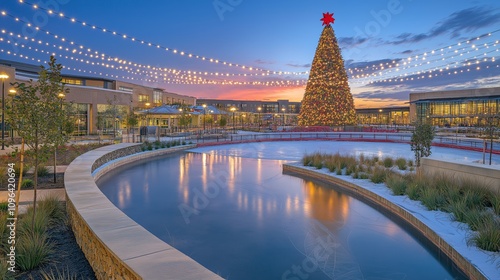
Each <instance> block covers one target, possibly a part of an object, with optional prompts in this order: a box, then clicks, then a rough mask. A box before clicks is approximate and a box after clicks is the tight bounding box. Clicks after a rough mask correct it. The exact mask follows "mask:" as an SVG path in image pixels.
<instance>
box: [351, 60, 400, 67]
mask: <svg viewBox="0 0 500 280" xmlns="http://www.w3.org/2000/svg"><path fill="white" fill-rule="evenodd" d="M399 61H401V58H384V59H378V60H371V61H361V62H354V60H352V59H350V60H347V61H346V62H345V67H347V68H366V67H368V68H371V67H372V66H373V65H375V66H377V67H379V66H380V64H382V65H386V64H392V63H393V62H396V63H398V62H399Z"/></svg>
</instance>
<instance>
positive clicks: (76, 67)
mask: <svg viewBox="0 0 500 280" xmlns="http://www.w3.org/2000/svg"><path fill="white" fill-rule="evenodd" d="M22 2H23V3H21V1H18V0H2V1H1V2H0V10H1V11H2V15H0V29H1V30H2V33H0V37H1V38H2V39H1V40H0V50H1V51H0V59H6V60H15V61H20V62H25V63H32V64H37V65H38V64H42V63H44V61H46V60H48V57H49V55H50V54H52V53H53V54H55V55H56V57H57V59H58V62H59V63H62V64H63V65H64V66H65V67H66V69H65V70H64V73H67V74H75V75H83V76H96V77H103V78H110V79H119V80H125V81H130V82H134V83H138V84H144V85H148V86H152V87H158V88H164V89H165V90H167V91H170V92H176V93H179V94H185V95H191V96H195V97H197V98H220V99H240V100H276V99H289V100H292V101H300V100H301V99H302V96H303V94H304V90H305V83H306V82H307V78H308V74H307V73H305V72H306V71H309V70H310V64H311V62H312V60H313V57H314V53H315V51H316V46H317V43H318V40H319V36H320V34H321V31H322V28H323V27H322V25H321V21H320V19H321V18H322V14H323V13H325V12H331V13H334V17H335V19H336V20H335V23H334V24H333V28H334V30H335V34H336V37H337V39H338V42H339V45H340V47H341V48H342V54H343V58H344V60H345V64H346V68H347V69H348V74H349V77H350V79H349V80H350V86H351V91H352V93H353V96H354V99H355V105H356V107H357V108H362V107H386V106H395V105H404V104H405V102H407V101H408V94H409V92H422V91H434V90H446V89H460V88H477V87H493V86H500V66H499V61H500V51H498V48H499V42H498V41H499V40H500V2H499V1H498V0H481V1H477V0H460V1H456V0H455V1H451V0H440V1H430V0H420V1H412V0H381V1H368V0H363V1H361V0H359V1H350V2H349V1H325V0H308V1H304V0H275V1H265V0H169V1H159V0H157V1H153V0H147V1H132V0H105V1H91V0H89V1H78V0H42V1H39V2H36V1H33V2H31V1H22ZM35 5H36V7H35ZM61 13H62V15H61ZM16 18H17V20H16ZM83 23H85V24H83ZM35 27H38V30H36V29H35ZM113 32H115V34H113ZM47 33H49V34H47ZM18 35H20V37H19V36H18ZM56 36H57V38H56ZM63 39H64V40H63ZM141 41H144V43H141ZM80 46H83V47H80ZM167 48H168V50H167ZM89 49H90V50H89ZM174 50H175V51H174ZM96 52H97V54H96ZM189 54H192V55H191V57H189ZM91 55H92V57H91ZM197 56H198V58H196V57H197ZM203 57H204V58H205V59H204V60H203ZM26 58H27V59H26ZM103 58H104V60H103ZM76 59H79V60H83V62H82V61H78V62H77V61H76ZM210 59H212V62H210ZM39 60H40V61H39ZM216 61H218V63H216ZM223 62H226V64H224V63H223ZM102 63H104V64H107V67H106V65H105V66H102V65H101V64H102ZM229 63H231V64H232V65H233V66H231V67H230V66H228V65H229ZM235 64H237V65H238V66H234V65H235ZM137 65H140V67H139V66H137ZM243 66H245V69H243ZM112 67H113V68H112ZM118 67H122V69H117V68H118ZM125 67H126V69H125ZM156 67H158V68H161V69H155V70H153V68H156ZM250 67H252V70H250V69H249V68H250ZM382 67H383V68H382ZM167 68H168V69H167ZM255 68H259V69H257V70H255ZM187 71H192V72H202V74H201V75H200V74H199V73H198V74H196V78H195V77H193V76H194V75H193V73H192V72H191V73H188V72H187ZM268 71H269V72H268ZM275 71H276V72H280V71H282V72H293V73H286V74H281V75H279V74H273V72H275ZM205 72H206V73H207V75H205ZM268 73H269V75H267V74H268ZM222 74H223V75H225V76H222ZM244 74H246V75H247V76H242V75H244ZM263 74H266V75H265V76H263ZM189 75H191V77H190V76H189ZM226 75H228V76H226ZM238 75H240V76H238ZM363 75H365V76H363ZM194 80H195V81H196V82H195V84H185V83H193V81H194ZM200 81H205V83H200ZM206 82H211V83H212V84H206ZM235 82H240V83H241V82H247V83H255V82H260V83H261V84H260V85H251V84H240V85H234V83H235ZM266 82H269V85H268V86H266V85H264V84H263V83H266ZM213 83H216V84H213ZM223 83H224V84H223ZM231 83H232V84H233V85H228V84H231ZM277 83H282V84H283V85H282V86H277ZM297 84H298V85H297Z"/></svg>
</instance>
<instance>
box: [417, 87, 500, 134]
mask: <svg viewBox="0 0 500 280" xmlns="http://www.w3.org/2000/svg"><path fill="white" fill-rule="evenodd" d="M499 114H500V87H493V88H480V89H466V90H452V91H436V92H422V93H412V94H410V116H411V118H412V120H413V121H421V122H429V123H431V124H432V125H435V126H444V127H455V126H466V127H467V126H483V125H485V124H486V122H488V120H489V119H491V117H494V116H498V115H499Z"/></svg>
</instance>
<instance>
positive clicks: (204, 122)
mask: <svg viewBox="0 0 500 280" xmlns="http://www.w3.org/2000/svg"><path fill="white" fill-rule="evenodd" d="M202 106H203V133H205V124H206V122H207V118H206V113H207V104H203V105H202Z"/></svg>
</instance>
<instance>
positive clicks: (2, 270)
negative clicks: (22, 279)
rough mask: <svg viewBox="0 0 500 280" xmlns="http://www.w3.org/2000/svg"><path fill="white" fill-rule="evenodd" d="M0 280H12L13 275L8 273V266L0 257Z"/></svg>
mask: <svg viewBox="0 0 500 280" xmlns="http://www.w3.org/2000/svg"><path fill="white" fill-rule="evenodd" d="M0 279H4V280H13V279H14V275H12V273H11V272H9V265H8V264H7V260H6V259H5V258H4V257H3V255H2V256H1V257H0Z"/></svg>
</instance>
